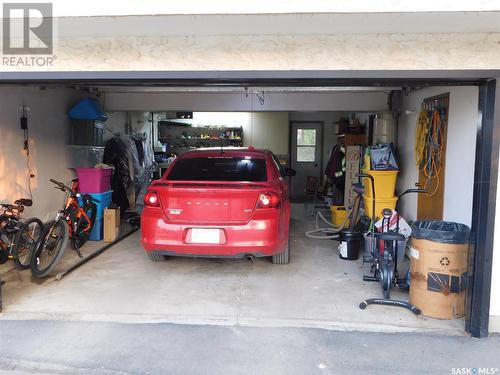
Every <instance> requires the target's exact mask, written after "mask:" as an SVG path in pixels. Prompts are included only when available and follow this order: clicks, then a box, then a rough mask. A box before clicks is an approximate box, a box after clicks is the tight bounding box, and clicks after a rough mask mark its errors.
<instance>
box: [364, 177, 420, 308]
mask: <svg viewBox="0 0 500 375" xmlns="http://www.w3.org/2000/svg"><path fill="white" fill-rule="evenodd" d="M357 176H358V177H367V178H369V179H370V180H371V183H372V184H371V185H372V194H373V209H372V222H371V231H370V232H369V237H371V241H370V243H371V246H370V255H371V260H370V262H371V265H370V274H371V275H370V276H366V275H365V276H363V281H374V282H379V283H380V285H381V288H382V295H383V298H369V299H366V300H364V301H362V302H361V303H360V304H359V308H360V309H362V310H364V309H366V308H367V307H368V305H384V306H396V307H402V308H405V309H408V310H410V311H411V312H412V313H414V314H415V315H420V309H419V308H418V307H416V306H414V305H412V304H410V303H409V302H406V301H400V300H394V299H391V298H390V297H391V288H392V287H395V288H399V289H406V290H407V289H408V285H407V283H406V279H405V278H400V277H399V272H398V245H399V243H400V242H406V237H405V236H404V235H403V234H401V233H399V232H400V227H399V219H400V216H399V213H398V208H397V203H396V209H395V210H394V214H393V210H391V209H390V208H384V209H383V210H382V225H381V229H382V232H376V231H375V219H376V218H375V191H374V190H375V187H374V186H375V184H374V179H373V177H372V176H370V175H369V174H365V173H359V174H358V175H357ZM427 191H428V190H427V189H408V190H405V191H404V192H403V193H402V194H401V195H399V196H398V200H397V202H399V201H400V199H401V198H402V197H403V196H404V195H406V194H409V193H427ZM393 217H395V220H396V227H395V229H393V230H391V229H390V227H391V219H392V218H393Z"/></svg>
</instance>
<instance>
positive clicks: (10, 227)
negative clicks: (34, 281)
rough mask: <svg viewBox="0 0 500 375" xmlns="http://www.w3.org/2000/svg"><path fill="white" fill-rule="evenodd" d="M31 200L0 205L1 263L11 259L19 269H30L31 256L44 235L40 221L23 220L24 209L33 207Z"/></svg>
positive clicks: (33, 219)
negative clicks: (0, 210) (0, 211)
mask: <svg viewBox="0 0 500 375" xmlns="http://www.w3.org/2000/svg"><path fill="white" fill-rule="evenodd" d="M32 205H33V201H32V200H31V199H25V198H22V199H18V200H16V201H15V202H14V204H0V209H2V210H3V212H2V214H0V253H1V255H0V258H1V260H0V263H2V264H3V263H5V262H6V261H7V260H8V259H9V258H11V259H13V260H14V265H15V266H16V268H17V269H20V270H25V269H28V268H30V261H31V254H32V252H33V249H34V248H35V247H36V245H37V244H38V241H39V240H40V238H41V235H42V233H43V223H42V221H41V220H40V219H37V218H34V217H33V218H30V219H28V220H26V221H24V222H23V221H22V220H21V213H22V212H23V211H24V207H31V206H32Z"/></svg>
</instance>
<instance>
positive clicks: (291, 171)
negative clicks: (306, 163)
mask: <svg viewBox="0 0 500 375" xmlns="http://www.w3.org/2000/svg"><path fill="white" fill-rule="evenodd" d="M296 174H297V172H296V171H295V169H292V168H285V175H287V176H288V177H293V176H295V175H296Z"/></svg>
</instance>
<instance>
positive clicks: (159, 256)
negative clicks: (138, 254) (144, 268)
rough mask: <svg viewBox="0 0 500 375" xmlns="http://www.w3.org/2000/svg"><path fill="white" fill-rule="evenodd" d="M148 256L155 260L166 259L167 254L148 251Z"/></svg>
mask: <svg viewBox="0 0 500 375" xmlns="http://www.w3.org/2000/svg"><path fill="white" fill-rule="evenodd" d="M148 257H149V259H151V260H152V261H154V262H160V261H162V260H165V256H164V255H162V254H160V253H159V252H158V251H148Z"/></svg>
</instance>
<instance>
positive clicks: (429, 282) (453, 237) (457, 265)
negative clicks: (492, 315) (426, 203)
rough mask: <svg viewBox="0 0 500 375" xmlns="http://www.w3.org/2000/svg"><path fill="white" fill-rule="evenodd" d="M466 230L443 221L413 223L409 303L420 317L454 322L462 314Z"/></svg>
mask: <svg viewBox="0 0 500 375" xmlns="http://www.w3.org/2000/svg"><path fill="white" fill-rule="evenodd" d="M469 234H470V229H469V227H468V226H466V225H464V224H459V223H454V222H447V221H416V222H414V223H413V224H412V235H411V245H410V257H411V265H410V303H411V304H413V305H415V306H417V307H418V308H419V309H420V310H421V311H422V315H425V316H429V317H432V318H438V319H456V318H460V317H462V316H463V315H464V312H465V291H466V288H467V259H468V249H469Z"/></svg>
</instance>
